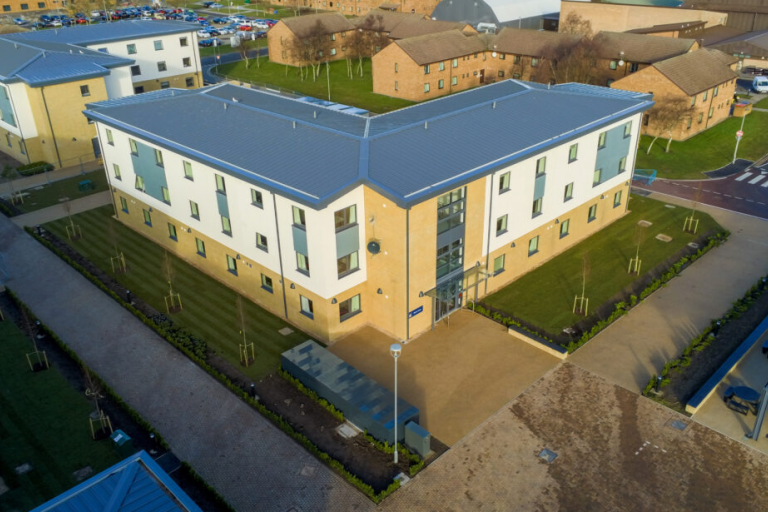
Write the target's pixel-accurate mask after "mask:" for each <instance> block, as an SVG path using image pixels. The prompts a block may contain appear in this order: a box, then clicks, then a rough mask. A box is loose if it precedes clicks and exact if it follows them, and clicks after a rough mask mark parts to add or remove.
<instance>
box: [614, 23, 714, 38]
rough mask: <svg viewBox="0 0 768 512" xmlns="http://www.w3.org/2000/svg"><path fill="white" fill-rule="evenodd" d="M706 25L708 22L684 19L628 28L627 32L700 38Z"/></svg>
mask: <svg viewBox="0 0 768 512" xmlns="http://www.w3.org/2000/svg"><path fill="white" fill-rule="evenodd" d="M706 25H707V23H706V22H704V21H683V22H678V23H664V24H662V25H654V26H652V27H646V28H634V29H632V30H627V32H631V33H632V34H645V35H648V36H657V37H680V38H683V39H698V38H699V37H701V34H702V32H703V31H704V27H705V26H706Z"/></svg>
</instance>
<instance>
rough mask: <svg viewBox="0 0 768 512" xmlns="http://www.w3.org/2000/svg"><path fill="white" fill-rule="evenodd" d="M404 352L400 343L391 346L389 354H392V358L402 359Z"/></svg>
mask: <svg viewBox="0 0 768 512" xmlns="http://www.w3.org/2000/svg"><path fill="white" fill-rule="evenodd" d="M402 351H403V347H402V346H401V345H400V344H399V343H393V344H392V345H390V346H389V353H390V354H392V357H394V358H395V359H397V358H398V357H400V353H401V352H402Z"/></svg>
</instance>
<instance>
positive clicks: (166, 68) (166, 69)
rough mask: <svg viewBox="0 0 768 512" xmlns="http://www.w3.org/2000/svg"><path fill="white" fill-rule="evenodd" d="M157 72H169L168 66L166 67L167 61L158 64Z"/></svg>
mask: <svg viewBox="0 0 768 512" xmlns="http://www.w3.org/2000/svg"><path fill="white" fill-rule="evenodd" d="M157 70H158V71H168V66H166V65H165V61H160V62H158V63H157Z"/></svg>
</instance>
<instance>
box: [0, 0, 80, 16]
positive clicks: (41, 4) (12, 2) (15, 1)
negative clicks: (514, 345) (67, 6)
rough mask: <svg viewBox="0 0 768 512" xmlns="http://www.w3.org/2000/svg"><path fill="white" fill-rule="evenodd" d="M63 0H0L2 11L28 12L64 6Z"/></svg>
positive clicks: (3, 12)
mask: <svg viewBox="0 0 768 512" xmlns="http://www.w3.org/2000/svg"><path fill="white" fill-rule="evenodd" d="M64 3H65V2H63V0H0V13H2V14H26V13H29V12H34V11H47V10H50V9H59V8H63V7H64Z"/></svg>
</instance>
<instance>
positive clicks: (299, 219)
mask: <svg viewBox="0 0 768 512" xmlns="http://www.w3.org/2000/svg"><path fill="white" fill-rule="evenodd" d="M293 224H294V226H301V227H303V228H306V227H307V218H306V216H305V215H304V210H302V209H301V208H297V207H296V206H294V207H293Z"/></svg>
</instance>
